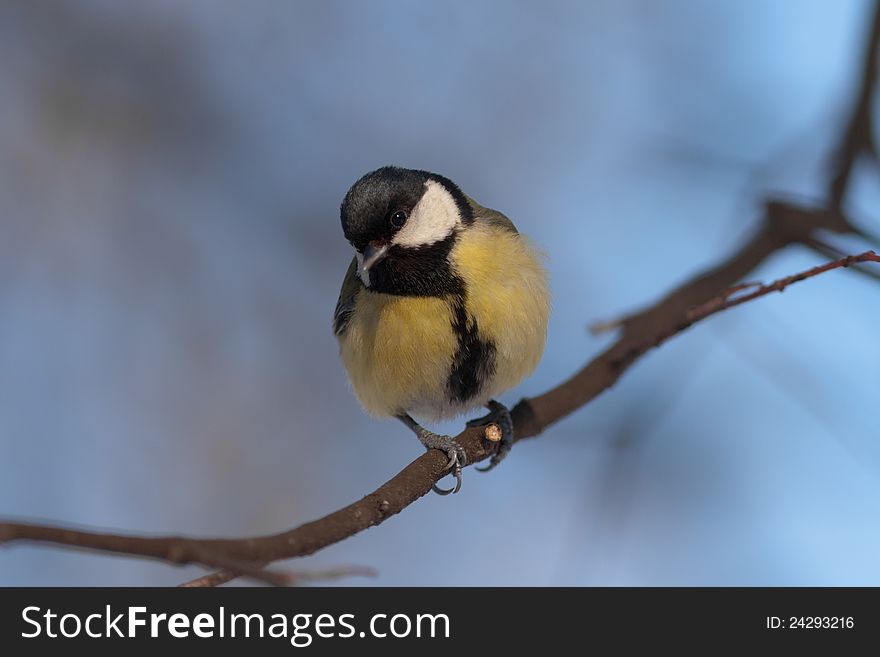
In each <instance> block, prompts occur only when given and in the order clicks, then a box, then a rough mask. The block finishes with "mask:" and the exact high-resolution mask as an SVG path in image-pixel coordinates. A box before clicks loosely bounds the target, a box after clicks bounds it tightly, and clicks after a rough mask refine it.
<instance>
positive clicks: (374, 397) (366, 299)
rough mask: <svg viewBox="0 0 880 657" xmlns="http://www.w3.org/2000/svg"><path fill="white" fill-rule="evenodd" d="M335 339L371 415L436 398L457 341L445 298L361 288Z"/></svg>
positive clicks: (443, 387) (442, 396)
mask: <svg viewBox="0 0 880 657" xmlns="http://www.w3.org/2000/svg"><path fill="white" fill-rule="evenodd" d="M355 303H356V305H355V308H354V312H353V313H352V316H351V321H350V323H349V325H348V328H347V329H346V331H345V335H344V336H343V337H342V340H341V342H340V350H341V354H342V361H343V363H344V364H345V367H346V369H347V370H348V376H349V379H350V380H351V384H352V387H353V388H354V392H355V395H356V396H357V398H358V401H360V403H361V405H363V407H364V409H365V410H366V411H367V412H368V413H370V414H371V415H376V416H380V417H381V416H390V415H396V414H398V413H403V412H408V411H411V410H412V409H413V407H414V406H417V405H420V404H422V403H423V402H424V400H428V399H434V400H437V403H438V404H441V403H442V402H443V400H444V399H445V398H446V380H447V378H448V377H449V368H450V364H451V362H452V355H453V354H454V353H455V349H456V345H457V341H456V337H455V335H454V334H453V331H452V323H451V315H450V308H449V304H448V302H447V301H445V300H443V299H436V298H431V297H404V296H395V295H390V294H379V293H375V292H370V291H368V290H363V291H361V293H360V294H359V295H358V297H357V300H356V302H355Z"/></svg>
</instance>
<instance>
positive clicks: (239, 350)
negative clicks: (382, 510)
mask: <svg viewBox="0 0 880 657" xmlns="http://www.w3.org/2000/svg"><path fill="white" fill-rule="evenodd" d="M869 18H870V3H868V2H865V1H863V0H847V1H843V0H842V1H840V2H827V1H822V0H813V1H807V0H802V1H799V2H793V1H791V0H772V1H771V0H748V1H743V2H724V1H721V0H715V1H712V2H706V1H705V0H667V1H663V2H656V1H654V0H623V1H616V0H615V1H612V0H601V1H596V0H594V1H591V2H574V1H572V2H560V1H555V2H540V3H539V2H529V3H526V2H499V1H488V0H483V1H467V2H465V1H453V2H448V1H447V2H432V3H428V2H403V1H397V2H395V1H379V2H376V1H372V2H356V1H354V0H349V1H346V2H340V1H318V0H314V1H299V2H282V1H280V0H279V1H276V2H269V1H258V2H250V3H240V2H188V3H179V2H174V1H172V0H167V1H164V2H151V3H117V2H112V1H110V0H104V1H85V2H83V1H81V2H76V3H32V2H24V1H22V2H6V3H3V6H2V8H0V98H2V99H3V100H2V103H0V228H2V233H0V516H3V517H12V518H21V519H37V520H40V519H42V520H46V521H57V522H64V523H70V524H74V525H82V526H89V527H99V528H107V529H118V530H123V531H130V532H138V533H185V534H191V535H205V536H213V535H229V536H241V535H248V534H255V533H265V532H274V531H277V530H281V529H283V528H286V527H290V526H293V525H296V524H299V523H301V522H304V521H307V520H311V519H313V518H315V517H318V516H320V515H323V514H324V513H327V512H329V511H332V510H334V509H336V508H338V507H340V506H342V505H344V504H347V503H349V502H351V501H353V500H355V499H357V498H359V497H360V496H362V495H363V494H365V493H367V492H369V491H371V490H373V489H374V488H375V487H376V486H377V485H379V484H380V483H382V482H383V481H385V480H386V479H387V478H388V477H390V476H391V475H392V474H394V473H396V472H397V471H398V470H399V469H401V468H402V467H403V466H404V465H406V464H407V463H408V462H409V461H410V460H412V459H413V458H414V457H415V456H417V455H418V454H419V453H420V450H421V448H420V447H419V445H418V444H417V442H416V440H415V439H414V438H413V437H412V435H411V434H409V433H408V432H407V431H406V430H405V429H404V428H403V427H402V426H399V425H398V423H395V422H380V421H376V420H371V419H368V418H367V417H365V416H364V414H363V413H362V412H361V410H360V409H359V407H358V405H357V402H356V401H355V399H354V398H353V396H352V395H351V393H350V391H349V389H348V385H347V383H346V381H345V376H344V372H343V369H342V366H341V365H340V363H339V360H338V356H337V347H336V343H335V340H334V338H333V336H332V334H331V332H330V330H329V327H330V315H331V313H332V310H333V306H334V304H335V301H336V295H337V293H338V288H339V283H340V281H341V277H342V275H343V273H344V269H345V267H346V265H347V263H348V261H349V257H350V248H349V247H348V245H347V244H346V242H345V241H344V239H343V238H342V234H341V229H340V226H339V220H338V205H339V202H340V200H341V198H342V196H343V194H344V193H345V191H346V190H347V188H348V186H349V185H350V184H351V183H352V182H353V181H354V180H355V179H356V178H358V177H359V176H360V175H361V174H363V173H364V172H366V171H368V170H370V169H373V168H375V167H377V166H381V165H384V164H389V163H395V164H400V165H404V166H411V167H418V168H427V169H432V170H435V171H438V172H441V173H443V174H445V175H447V176H449V177H450V178H452V179H453V180H455V181H457V182H458V183H459V184H460V185H461V186H462V187H463V188H464V190H465V191H466V192H467V193H468V194H470V195H472V196H474V197H475V198H477V199H479V200H480V201H481V202H482V203H483V204H485V205H489V206H491V207H495V208H497V209H499V210H501V211H503V212H505V213H506V214H508V215H509V216H510V217H511V218H513V219H514V221H515V222H516V223H517V225H518V226H519V228H520V229H521V230H522V231H523V232H525V233H527V234H528V235H529V236H530V237H531V238H532V239H533V240H534V241H536V242H537V243H538V244H539V245H540V246H541V247H542V248H543V249H544V250H545V251H546V252H547V253H548V255H549V268H550V272H551V276H552V286H553V290H554V314H553V318H552V322H551V326H550V337H549V342H548V347H547V351H546V355H545V358H544V360H543V362H542V364H541V365H540V367H539V368H538V371H537V372H536V373H535V375H534V376H533V377H532V378H530V379H529V380H527V381H526V382H525V383H523V385H521V386H520V387H519V388H518V389H516V390H514V391H511V392H510V393H508V395H506V396H505V397H504V398H503V399H504V400H505V401H507V402H508V403H514V402H515V401H516V400H517V399H519V398H520V397H522V396H524V395H531V394H535V393H539V392H542V391H544V390H546V389H547V388H548V387H550V386H552V385H555V384H556V383H557V382H559V381H560V380H562V379H563V378H564V377H566V376H568V375H569V374H570V373H571V372H573V371H574V370H575V369H577V368H579V367H580V366H581V365H582V364H583V363H584V362H585V361H587V360H588V359H589V358H591V357H592V356H594V355H596V354H597V353H599V352H600V351H601V350H602V349H604V348H605V347H606V346H607V345H608V344H609V342H610V341H611V340H612V339H613V336H602V337H594V336H591V335H590V334H589V333H587V331H586V330H585V327H586V325H587V324H588V323H590V322H593V321H596V320H602V319H608V318H613V317H616V316H619V315H620V314H621V313H625V312H627V311H629V310H632V309H635V308H638V307H641V306H643V305H644V304H646V303H649V302H651V301H652V300H654V299H656V298H657V297H658V296H659V295H662V294H664V293H665V292H667V291H668V290H669V289H670V288H671V287H672V286H674V285H676V284H677V283H679V282H681V281H683V280H685V279H686V278H687V277H689V276H691V275H693V274H694V273H696V272H698V271H700V270H701V269H702V268H704V267H706V266H708V265H711V264H713V263H715V262H716V261H718V260H719V259H720V258H721V257H723V256H725V255H727V254H729V253H731V252H732V251H734V250H735V249H736V248H737V246H738V245H739V244H741V242H742V241H743V240H744V239H746V238H747V237H748V235H749V232H750V231H751V230H752V229H753V228H754V227H755V226H756V225H757V222H758V221H759V218H760V199H761V198H762V197H763V196H764V195H766V194H768V193H777V194H785V195H793V196H797V197H799V198H805V199H808V200H809V199H816V200H821V194H822V190H823V188H824V181H825V179H826V176H827V171H828V169H827V165H828V161H827V155H828V152H829V148H830V147H831V146H832V144H833V143H834V140H835V139H836V138H837V136H838V133H839V130H840V128H841V126H842V125H843V122H844V120H845V118H846V112H847V108H848V106H849V103H850V102H851V99H852V94H853V93H854V83H855V80H856V77H857V75H858V63H857V62H858V60H859V58H860V55H861V49H862V45H863V42H864V38H865V33H866V30H867V27H868V22H869ZM876 173H877V171H876V169H871V168H870V167H865V168H861V169H859V171H858V174H857V178H856V186H855V193H854V194H853V196H852V199H851V200H852V208H851V209H852V214H853V216H854V217H855V218H856V220H857V221H858V222H859V223H861V224H862V225H864V226H866V227H872V228H873V230H874V232H875V233H876V232H880V211H878V210H877V207H878V200H880V185H878V181H877V178H876ZM838 243H840V244H842V245H843V246H844V248H846V249H847V250H851V251H853V252H855V251H859V250H864V248H866V245H864V244H861V243H858V241H853V240H850V241H843V240H839V239H838ZM820 260H821V258H820V257H819V256H817V255H816V254H813V253H811V252H808V251H806V250H804V249H800V248H792V249H790V250H787V251H785V252H783V253H780V254H777V255H776V256H774V257H773V258H772V259H771V260H770V261H768V262H767V263H765V264H764V265H763V266H762V267H761V268H760V270H759V271H757V272H755V273H754V276H753V278H758V279H764V280H769V279H772V278H774V277H776V276H779V275H784V274H788V273H792V272H794V271H798V270H800V269H803V268H806V267H809V266H812V265H814V264H816V263H818V262H819V261H820ZM878 303H880V286H878V285H877V284H876V282H872V281H870V280H868V279H867V278H864V277H860V276H857V275H854V274H852V273H850V272H834V273H832V274H829V275H826V276H824V277H821V278H818V279H815V280H812V281H811V282H809V283H805V284H803V285H800V286H797V287H795V288H792V289H791V290H789V291H787V292H786V293H785V294H784V295H778V296H773V297H771V298H767V299H764V300H761V301H759V302H757V303H752V304H749V305H747V306H744V307H742V308H739V309H737V310H735V311H732V312H730V313H727V314H724V315H723V316H718V317H716V318H713V319H711V320H709V321H707V322H705V323H702V324H701V325H699V326H698V327H696V328H695V329H693V330H691V331H690V332H688V333H687V334H685V335H683V336H680V337H679V338H677V339H675V340H674V341H672V342H670V343H669V344H667V345H666V346H664V347H663V348H662V349H660V350H657V351H655V352H653V353H651V354H650V355H649V356H647V357H646V358H644V359H643V360H641V361H640V362H639V363H638V364H637V365H636V366H635V367H634V368H633V369H632V370H631V371H630V372H629V373H627V374H626V376H625V377H624V378H623V379H622V380H621V381H620V382H619V383H618V384H617V385H616V386H615V387H614V388H613V389H612V390H611V391H609V392H607V393H605V394H604V395H603V396H602V397H601V398H599V399H598V400H597V401H596V402H595V403H593V404H591V405H589V406H588V407H587V408H585V409H583V410H582V411H580V412H579V413H577V414H575V415H573V416H572V417H570V418H568V419H566V420H565V421H563V422H561V423H560V424H559V425H557V426H555V427H553V428H552V429H551V430H549V431H548V432H547V434H546V435H545V436H544V437H542V438H541V439H540V440H535V441H528V442H527V443H524V444H522V445H519V446H517V448H516V449H515V450H514V452H513V453H512V454H511V456H510V458H508V460H507V461H505V463H504V465H503V467H500V468H498V469H497V470H496V471H494V472H493V473H492V474H491V475H480V474H478V473H476V472H474V471H473V470H468V471H466V473H465V482H464V488H463V491H462V493H461V494H459V495H457V496H453V497H447V498H440V497H437V496H428V497H426V498H424V499H422V500H420V501H419V502H417V503H416V504H415V505H413V506H412V507H411V508H409V509H407V510H406V511H405V512H404V513H402V514H401V515H399V516H397V517H394V518H393V519H391V520H389V521H388V522H387V523H386V524H384V525H382V526H381V527H380V528H374V529H371V530H368V531H366V532H364V533H362V534H360V535H358V536H356V537H354V538H352V539H350V540H347V541H345V542H343V543H341V544H339V545H335V546H332V547H330V548H329V549H326V550H324V551H322V552H320V553H319V554H317V555H315V556H312V557H309V558H307V559H303V560H301V561H298V562H292V563H291V564H288V567H291V568H320V567H325V566H334V565H339V564H360V565H366V566H372V567H375V568H376V569H378V571H379V573H380V575H379V578H378V579H377V580H374V581H366V580H348V581H347V582H346V583H350V584H362V583H378V584H383V585H393V584H403V585H443V584H453V585H471V584H477V585H484V584H485V585H490V584H504V585H507V584H525V585H533V584H544V585H593V584H603V585H636V584H641V585H660V584H672V585H703V584H708V585H782V584H787V585H844V584H850V585H875V586H876V585H880V561H878V559H877V554H880V523H878V522H877V509H878V508H880V442H878V440H877V439H878V437H880V435H878V428H877V419H878V418H877V408H878V407H877V400H878V392H880V367H878V365H880V340H878V337H877V336H878V329H877V326H878V319H880V313H878V310H877V309H878ZM441 428H442V429H447V430H450V431H455V430H456V429H457V428H460V423H452V424H450V425H448V426H443V427H441ZM200 572H201V570H199V569H197V568H187V569H179V568H173V567H168V566H165V565H162V564H157V563H151V562H145V561H136V560H126V559H120V558H113V557H109V558H108V557H99V556H92V555H83V554H77V553H71V552H66V551H61V550H56V549H49V548H43V547H30V546H13V547H11V548H9V549H6V550H2V551H0V584H3V585H24V584H39V585H51V584H58V585H72V584H107V585H126V584H145V585H154V584H156V585H162V584H174V583H177V582H179V581H181V580H183V579H186V578H189V577H192V576H195V575H196V574H198V573H200Z"/></svg>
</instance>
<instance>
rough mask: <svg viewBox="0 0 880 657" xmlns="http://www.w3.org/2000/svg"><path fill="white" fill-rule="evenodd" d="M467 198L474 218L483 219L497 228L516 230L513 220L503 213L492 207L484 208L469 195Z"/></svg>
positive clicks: (512, 231)
mask: <svg viewBox="0 0 880 657" xmlns="http://www.w3.org/2000/svg"><path fill="white" fill-rule="evenodd" d="M467 200H468V203H469V204H470V206H471V210H472V211H473V213H474V219H476V220H477V221H485V222H487V223H489V224H492V225H493V226H496V227H498V228H503V229H504V230H509V231H510V232H511V233H516V232H518V231H517V230H516V226H514V225H513V222H512V221H511V220H510V219H508V218H507V217H505V216H504V215H503V214H501V213H500V212H498V210H493V209H492V208H484V207H483V206H482V205H480V204H479V203H477V202H476V201H475V200H474V199H472V198H471V197H469V196H468V197H467Z"/></svg>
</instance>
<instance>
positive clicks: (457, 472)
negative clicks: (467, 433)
mask: <svg viewBox="0 0 880 657" xmlns="http://www.w3.org/2000/svg"><path fill="white" fill-rule="evenodd" d="M416 435H417V436H418V437H419V440H420V441H421V442H422V445H424V446H425V447H426V448H428V449H439V450H440V451H441V452H444V453H445V454H446V456H448V457H449V463H447V464H446V467H445V468H444V470H449V471H450V472H451V473H452V476H453V477H455V486H454V487H453V488H448V489H447V488H440V487H439V486H438V485H437V484H434V486H433V487H432V488H433V490H434V492H435V493H437V494H438V495H449V494H450V493H457V492H458V491H459V490H461V469H462V468H463V467H464V466H466V465H467V462H468V460H467V454H466V453H465V451H464V447H462V446H461V445H459V444H458V443H457V442H455V441H454V440H453V439H452V438H450V437H449V436H441V435H440V434H436V433H434V432H433V431H428V430H427V429H425V428H424V427H419V429H418V430H416Z"/></svg>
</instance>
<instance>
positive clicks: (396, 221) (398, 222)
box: [391, 210, 406, 228]
mask: <svg viewBox="0 0 880 657" xmlns="http://www.w3.org/2000/svg"><path fill="white" fill-rule="evenodd" d="M405 223H406V212H404V211H403V210H398V211H397V212H395V213H394V214H392V215H391V225H392V226H394V227H395V228H400V227H402V226H403V224H405Z"/></svg>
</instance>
